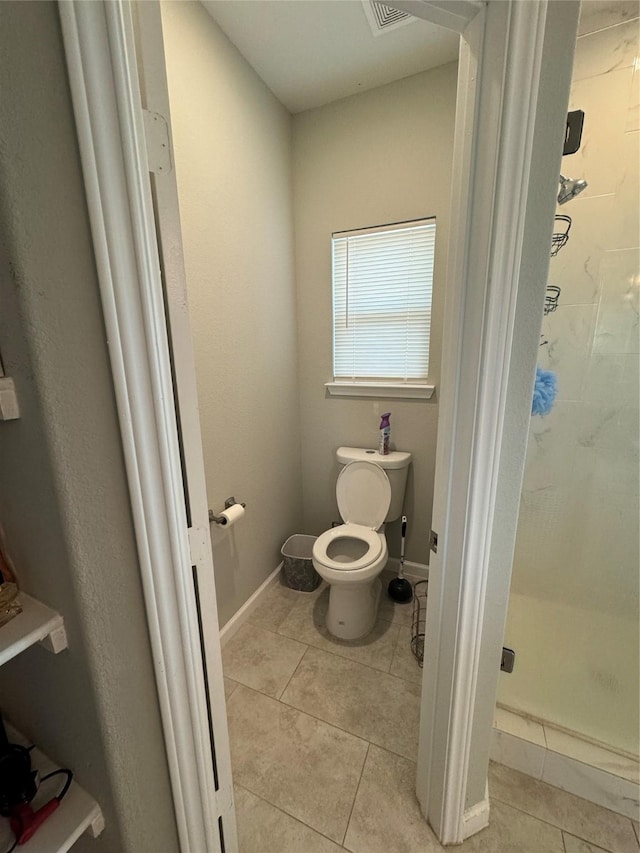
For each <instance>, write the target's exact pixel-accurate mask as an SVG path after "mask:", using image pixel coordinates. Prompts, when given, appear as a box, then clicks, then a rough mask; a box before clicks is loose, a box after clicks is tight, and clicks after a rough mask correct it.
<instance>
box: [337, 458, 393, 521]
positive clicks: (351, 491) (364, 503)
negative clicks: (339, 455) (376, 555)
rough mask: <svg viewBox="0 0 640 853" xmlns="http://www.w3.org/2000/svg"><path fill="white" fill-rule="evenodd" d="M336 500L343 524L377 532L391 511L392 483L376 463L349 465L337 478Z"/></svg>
mask: <svg viewBox="0 0 640 853" xmlns="http://www.w3.org/2000/svg"><path fill="white" fill-rule="evenodd" d="M336 497H337V499H338V509H339V510H340V515H341V516H342V519H343V521H346V522H347V523H348V524H349V523H350V524H362V525H363V526H364V527H370V528H371V529H372V530H378V528H379V527H381V526H382V524H383V522H384V520H385V518H386V517H387V513H388V512H389V505H390V503H391V483H390V482H389V478H388V477H387V475H386V474H385V473H384V471H383V470H382V468H381V467H380V466H379V465H376V464H375V462H349V464H348V465H345V466H344V468H343V469H342V471H341V472H340V475H339V476H338V482H337V484H336Z"/></svg>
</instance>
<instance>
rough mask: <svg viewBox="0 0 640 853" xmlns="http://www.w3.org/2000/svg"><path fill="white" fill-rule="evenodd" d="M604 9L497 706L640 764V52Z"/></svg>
mask: <svg viewBox="0 0 640 853" xmlns="http://www.w3.org/2000/svg"><path fill="white" fill-rule="evenodd" d="M587 5H588V4H587ZM608 8H609V10H612V9H614V8H617V9H618V10H619V15H618V18H619V23H617V24H615V25H613V26H611V25H609V24H610V23H611V18H608V19H607V21H606V22H600V21H597V22H594V26H603V25H604V28H603V29H597V30H596V31H594V32H586V33H584V34H583V35H581V36H580V37H579V38H578V44H577V49H576V57H575V64H574V77H573V84H572V93H571V103H570V109H582V110H584V112H585V123H584V132H583V139H582V146H581V148H580V151H579V152H578V153H576V154H574V155H571V156H567V157H565V158H564V159H563V162H562V172H563V174H564V175H569V176H571V177H574V178H585V179H586V180H587V181H588V184H589V185H588V187H587V189H586V190H585V191H584V192H583V193H582V194H581V195H580V196H578V197H577V198H575V199H573V200H572V201H570V202H568V203H566V204H565V205H563V206H562V207H559V208H558V212H559V213H564V214H568V215H569V216H571V218H572V220H573V224H572V227H571V232H570V239H569V242H568V243H567V245H566V246H565V247H564V248H563V249H561V251H560V253H559V254H558V255H557V257H555V258H554V259H552V261H551V269H550V275H549V284H554V285H557V286H558V287H560V288H561V295H560V299H559V307H558V309H557V310H556V311H555V312H554V313H552V314H549V315H548V316H547V317H545V319H544V321H543V327H542V331H543V335H544V339H546V340H547V341H548V343H546V344H545V345H544V346H541V348H540V361H539V363H540V365H541V366H542V367H543V368H546V369H549V370H554V371H555V372H556V374H557V379H558V389H559V393H558V399H557V402H556V405H555V408H554V409H553V411H552V412H551V414H549V415H548V416H547V417H544V418H540V417H536V418H532V422H531V431H530V435H529V445H528V451H527V467H526V472H525V481H524V486H523V494H522V503H521V509H520V520H519V525H518V537H517V544H516V555H515V562H514V570H513V581H512V587H511V591H512V594H511V602H510V608H509V618H508V624H507V632H506V638H505V643H506V644H507V645H510V646H511V647H512V648H515V649H516V653H517V661H516V669H515V671H514V673H513V674H511V675H503V676H502V682H501V685H500V692H499V702H500V703H502V704H504V705H506V706H508V707H511V708H514V709H516V710H518V711H520V712H523V713H527V714H530V715H532V716H535V717H538V718H541V719H543V720H548V721H550V722H552V723H554V724H556V725H559V726H563V727H565V728H567V729H570V730H573V731H576V732H579V733H580V734H582V735H584V736H587V737H589V738H592V739H594V740H597V741H600V742H602V743H605V744H608V745H610V746H611V747H613V748H615V749H618V750H622V751H626V752H631V753H636V754H637V752H638V723H639V721H638V696H639V685H638V671H639V665H638V664H639V662H638V598H639V596H638V585H639V554H638V519H639V498H638V495H639V487H638V483H639V468H638V433H639V427H638V386H639V378H638V364H639V352H640V350H639V347H638V341H639V330H638V307H639V295H640V249H639V244H640V239H639V237H638V234H639V223H638V212H639V207H640V203H639V201H640V189H639V176H638V165H639V162H640V81H639V77H640V59H639V58H638V54H639V53H640V48H639V42H638V32H639V31H638V20H637V18H636V19H635V20H629V19H628V16H629V10H630V9H633V8H634V7H633V5H632V4H628V3H619V4H615V3H611V4H610V5H609V7H608ZM637 10H638V6H637V4H636V5H635V14H636V15H637ZM625 16H627V19H626V20H625ZM583 21H584V17H583Z"/></svg>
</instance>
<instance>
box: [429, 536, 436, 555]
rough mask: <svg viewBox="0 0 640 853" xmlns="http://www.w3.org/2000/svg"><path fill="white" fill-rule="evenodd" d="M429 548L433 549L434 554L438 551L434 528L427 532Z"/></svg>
mask: <svg viewBox="0 0 640 853" xmlns="http://www.w3.org/2000/svg"><path fill="white" fill-rule="evenodd" d="M429 548H430V549H431V550H432V551H433V553H434V554H437V553H438V534H437V533H436V532H435V530H432V531H431V533H430V534H429Z"/></svg>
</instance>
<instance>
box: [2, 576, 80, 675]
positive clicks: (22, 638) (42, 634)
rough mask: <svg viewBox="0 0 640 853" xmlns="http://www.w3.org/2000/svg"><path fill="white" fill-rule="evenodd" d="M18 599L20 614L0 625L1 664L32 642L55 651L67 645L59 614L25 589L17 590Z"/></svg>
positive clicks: (31, 644)
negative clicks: (20, 607)
mask: <svg viewBox="0 0 640 853" xmlns="http://www.w3.org/2000/svg"><path fill="white" fill-rule="evenodd" d="M18 601H19V602H20V604H21V605H22V613H19V614H18V615H17V616H15V617H14V618H13V619H12V620H11V621H10V622H7V624H6V625H2V627H0V666H2V664H4V663H6V662H7V661H10V660H11V658H14V657H15V656H16V655H19V654H20V652H23V651H24V650H25V649H28V648H29V646H33V645H34V644H35V643H42V645H43V646H45V648H47V649H49V651H51V652H53V653H54V654H57V653H58V652H61V651H62V650H63V649H66V648H67V635H66V633H65V630H64V622H63V621H62V616H60V614H59V613H56V611H55V610H52V609H51V608H50V607H47V606H46V604H41V603H40V602H39V601H36V599H35V598H31V596H30V595H27V594H26V593H25V592H21V593H19V595H18Z"/></svg>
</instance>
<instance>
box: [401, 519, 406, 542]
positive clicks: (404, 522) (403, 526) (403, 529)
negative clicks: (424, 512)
mask: <svg viewBox="0 0 640 853" xmlns="http://www.w3.org/2000/svg"><path fill="white" fill-rule="evenodd" d="M406 535H407V519H406V518H403V519H402V538H403V539H404V537H405V536H406Z"/></svg>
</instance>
